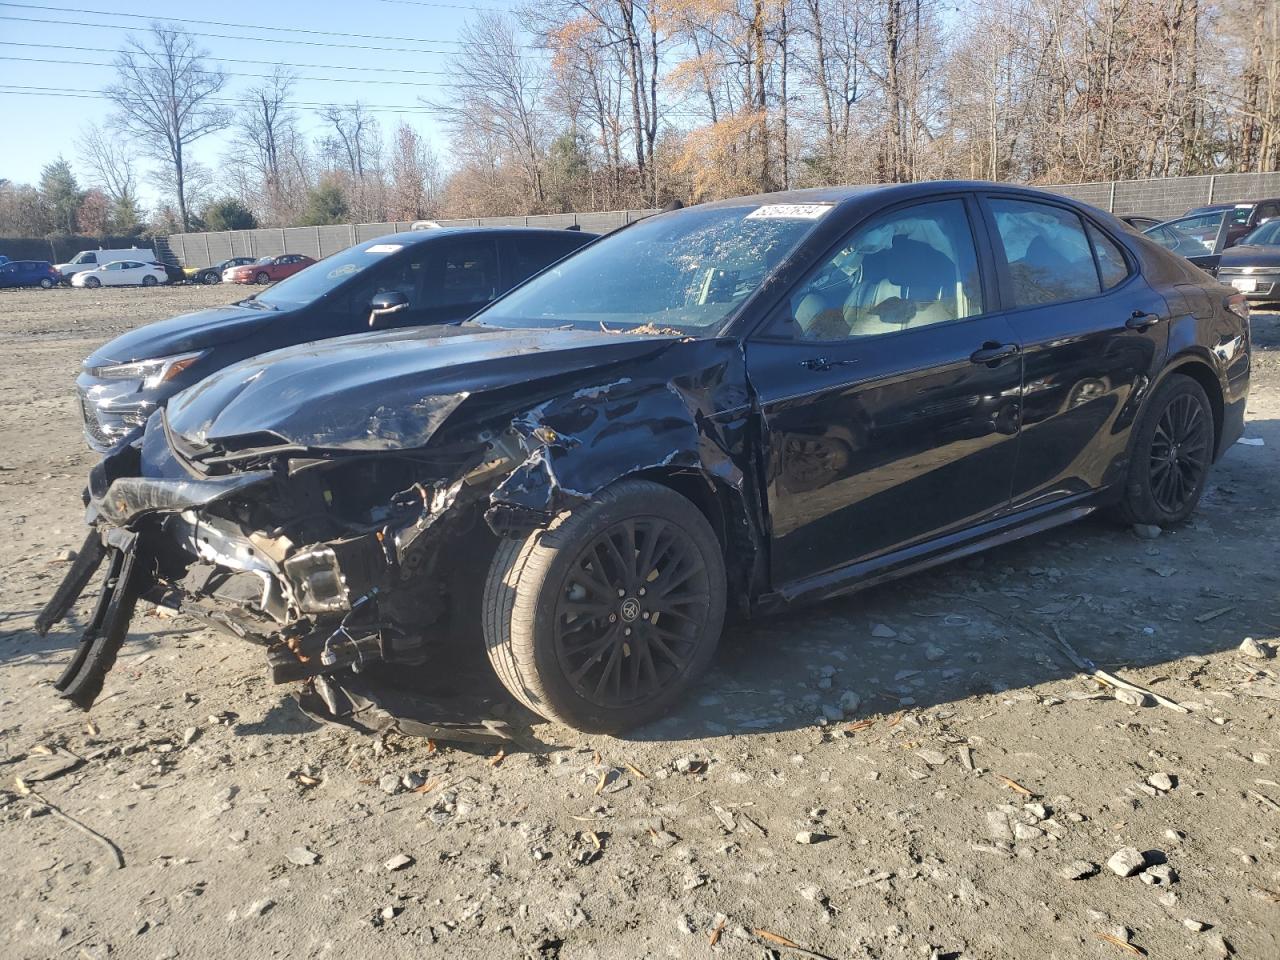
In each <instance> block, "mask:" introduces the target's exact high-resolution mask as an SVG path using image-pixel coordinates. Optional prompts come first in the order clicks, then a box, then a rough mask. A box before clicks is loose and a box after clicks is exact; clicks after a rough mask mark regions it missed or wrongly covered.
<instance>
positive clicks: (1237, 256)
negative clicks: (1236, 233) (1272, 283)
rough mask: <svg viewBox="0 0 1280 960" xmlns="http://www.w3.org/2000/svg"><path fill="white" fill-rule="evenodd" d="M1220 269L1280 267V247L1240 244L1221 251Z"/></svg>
mask: <svg viewBox="0 0 1280 960" xmlns="http://www.w3.org/2000/svg"><path fill="white" fill-rule="evenodd" d="M1218 266H1219V269H1221V268H1222V267H1237V268H1238V267H1280V246H1272V245H1270V244H1267V245H1263V244H1255V243H1248V244H1240V245H1238V246H1235V247H1231V248H1230V249H1229V250H1225V251H1223V254H1222V260H1221V261H1220V262H1219V264H1218Z"/></svg>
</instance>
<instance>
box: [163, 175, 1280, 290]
mask: <svg viewBox="0 0 1280 960" xmlns="http://www.w3.org/2000/svg"><path fill="white" fill-rule="evenodd" d="M1044 189H1046V190H1053V191H1056V192H1058V193H1061V194H1063V195H1064V196H1068V197H1072V198H1074V199H1076V200H1081V201H1083V202H1085V203H1089V204H1092V205H1093V206H1095V207H1100V208H1101V209H1103V210H1109V211H1111V212H1112V213H1135V214H1144V215H1146V216H1149V217H1157V218H1159V219H1161V220H1167V219H1170V218H1172V217H1176V216H1179V215H1180V214H1183V213H1185V212H1186V211H1188V210H1190V209H1191V208H1192V207H1199V206H1203V205H1205V204H1207V203H1227V202H1232V201H1237V200H1257V199H1261V198H1263V197H1280V173H1226V174H1218V175H1215V176H1204V177H1170V178H1167V179H1163V180H1124V181H1117V182H1114V183H1072V184H1059V185H1056V186H1048V187H1045V188H1044ZM655 212H656V211H653V210H611V211H608V212H604V213H559V214H546V215H541V216H530V217H478V218H474V219H470V220H440V221H438V222H439V223H440V225H441V226H445V227H455V226H456V227H481V226H485V227H513V226H515V227H524V226H528V227H554V228H564V227H569V226H573V225H574V224H577V225H578V226H580V227H581V228H582V229H583V230H587V231H590V232H592V233H608V232H609V231H610V230H616V229H618V227H621V226H625V225H626V224H628V223H631V222H632V221H634V220H639V219H641V218H643V217H647V216H649V215H650V214H652V213H655ZM409 227H410V224H408V223H405V222H399V223H358V224H344V225H342V226H333V227H283V228H269V229H262V230H229V231H224V232H222V233H179V234H173V235H172V236H170V237H169V247H170V249H171V250H172V251H173V255H174V256H175V257H177V259H178V260H179V262H181V263H182V264H184V265H186V266H194V267H203V266H208V265H209V264H211V263H218V262H220V261H222V260H226V259H227V258H228V257H266V256H273V255H276V254H281V253H305V254H307V255H308V256H311V257H316V258H317V259H319V258H320V257H327V256H329V254H331V253H336V252H337V251H338V250H342V249H343V248H345V247H349V246H351V245H352V244H355V243H362V242H364V241H365V240H372V239H373V238H374V237H380V236H383V235H385V234H388V233H396V232H397V231H400V230H408V229H409Z"/></svg>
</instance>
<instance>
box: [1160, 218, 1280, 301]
mask: <svg viewBox="0 0 1280 960" xmlns="http://www.w3.org/2000/svg"><path fill="white" fill-rule="evenodd" d="M1144 232H1145V234H1146V235H1147V236H1148V237H1150V238H1151V239H1152V240H1154V241H1155V242H1156V243H1158V244H1160V245H1161V246H1162V247H1164V248H1165V249H1167V250H1172V251H1173V252H1174V253H1176V254H1178V255H1179V256H1182V257H1185V258H1186V259H1188V260H1189V261H1191V262H1192V263H1193V264H1195V265H1196V266H1197V267H1200V268H1201V269H1202V270H1205V271H1206V272H1208V273H1210V274H1212V275H1215V276H1218V277H1220V278H1221V279H1222V280H1223V281H1224V282H1226V283H1228V284H1230V285H1231V286H1232V287H1234V288H1235V289H1236V290H1238V291H1239V292H1240V293H1242V294H1244V295H1245V296H1246V297H1248V298H1249V299H1250V300H1254V301H1266V300H1280V199H1265V200H1251V201H1247V202H1242V203H1219V204H1212V205H1210V206H1206V207H1197V208H1196V209H1194V210H1190V211H1188V212H1187V213H1186V214H1185V215H1184V216H1181V217H1177V218H1175V219H1173V220H1167V221H1165V222H1163V223H1159V224H1156V225H1155V226H1153V227H1149V228H1148V229H1146V230H1145V231H1144Z"/></svg>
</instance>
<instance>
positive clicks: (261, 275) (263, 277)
mask: <svg viewBox="0 0 1280 960" xmlns="http://www.w3.org/2000/svg"><path fill="white" fill-rule="evenodd" d="M253 280H254V282H255V283H270V282H271V278H270V277H269V276H267V272H266V271H265V270H259V271H258V275H257V276H256V277H254V278H253Z"/></svg>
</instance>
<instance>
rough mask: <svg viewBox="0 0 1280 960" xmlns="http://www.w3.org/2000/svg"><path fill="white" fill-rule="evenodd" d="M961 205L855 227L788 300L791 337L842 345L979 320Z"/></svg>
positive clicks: (978, 292) (909, 211)
mask: <svg viewBox="0 0 1280 960" xmlns="http://www.w3.org/2000/svg"><path fill="white" fill-rule="evenodd" d="M982 311H983V304H982V285H981V282H980V280H979V276H978V259H977V254H976V252H975V250H974V245H973V232H972V231H971V230H970V228H969V217H968V214H967V213H966V212H965V207H964V201H963V200H939V201H934V202H932V203H922V204H918V205H916V206H913V207H908V208H906V209H904V210H895V211H893V212H892V213H889V214H885V215H883V216H880V217H877V218H875V219H874V220H872V221H870V222H869V223H868V224H866V225H864V226H862V227H859V228H858V229H857V230H856V231H854V232H853V234H851V235H850V237H849V239H848V241H847V242H846V243H845V244H843V245H842V247H841V249H840V250H839V252H837V253H836V254H835V256H833V257H831V258H830V259H829V260H827V261H826V262H825V263H824V264H822V265H821V266H820V267H819V268H818V270H817V271H816V272H815V273H814V274H812V275H811V276H810V277H809V278H808V280H806V281H805V282H804V283H802V284H801V285H800V288H799V289H798V290H797V291H796V293H795V294H793V295H792V297H791V316H790V319H791V320H792V321H793V323H792V331H793V332H792V336H793V337H795V338H796V339H801V340H846V339H850V338H854V337H874V336H879V335H881V334H886V333H896V332H898V331H900V330H907V329H914V328H916V327H924V326H929V325H931V324H935V323H945V322H947V321H948V320H958V319H961V318H963V317H972V316H975V315H977V314H980V313H982Z"/></svg>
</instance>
